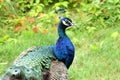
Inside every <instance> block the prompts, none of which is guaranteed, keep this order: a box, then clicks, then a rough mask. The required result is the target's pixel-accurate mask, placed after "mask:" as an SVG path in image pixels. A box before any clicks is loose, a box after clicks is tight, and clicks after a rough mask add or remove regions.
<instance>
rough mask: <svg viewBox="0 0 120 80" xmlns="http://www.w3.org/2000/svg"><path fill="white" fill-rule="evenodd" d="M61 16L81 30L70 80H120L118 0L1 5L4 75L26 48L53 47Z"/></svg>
mask: <svg viewBox="0 0 120 80" xmlns="http://www.w3.org/2000/svg"><path fill="white" fill-rule="evenodd" d="M61 7H62V8H65V9H66V13H65V14H55V13H54V10H55V9H58V8H61ZM59 16H66V17H69V18H71V19H72V20H73V21H74V22H75V23H76V24H77V27H73V28H71V30H72V31H71V30H70V31H69V30H67V34H68V35H69V37H70V38H71V40H72V41H73V43H74V45H75V47H76V57H75V60H74V63H73V65H72V66H71V68H70V70H69V73H70V80H80V79H81V80H118V79H119V74H120V70H119V69H120V65H119V56H120V55H119V52H120V35H119V34H120V28H119V26H120V0H0V57H1V58H0V74H1V73H3V71H4V69H5V68H6V67H7V66H9V65H10V62H12V61H13V60H14V59H15V57H17V56H18V55H19V54H20V52H22V51H24V50H25V49H27V48H28V47H31V46H35V45H36V46H40V45H52V44H55V41H56V39H57V24H58V17H59ZM55 34H56V35H55ZM51 38H52V40H51ZM15 54H16V55H15ZM9 55H11V56H9ZM1 66H2V68H1ZM92 73H93V74H92Z"/></svg>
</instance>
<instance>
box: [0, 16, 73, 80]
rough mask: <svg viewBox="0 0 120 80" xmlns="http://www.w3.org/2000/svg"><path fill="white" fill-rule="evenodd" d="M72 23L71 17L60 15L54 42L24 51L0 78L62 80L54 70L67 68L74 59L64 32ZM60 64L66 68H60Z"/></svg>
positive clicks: (3, 79) (4, 79)
mask: <svg viewBox="0 0 120 80" xmlns="http://www.w3.org/2000/svg"><path fill="white" fill-rule="evenodd" d="M72 25H73V22H72V20H71V19H69V18H66V17H60V22H59V25H58V34H59V38H58V40H57V42H56V44H55V45H54V46H41V47H33V48H30V49H28V50H26V51H24V52H23V53H22V54H21V55H20V56H19V57H18V58H17V59H16V60H15V61H14V62H13V64H12V65H11V66H10V67H9V68H8V69H7V70H6V71H5V74H4V75H3V76H2V79H1V80H64V79H62V78H61V77H62V76H59V77H57V76H56V72H57V71H58V73H59V72H60V71H59V69H63V72H64V70H67V69H68V68H69V67H70V65H71V64H72V61H73V59H74V53H75V51H74V45H73V44H72V42H71V40H70V39H69V37H68V36H67V35H66V33H65V29H66V28H67V27H70V26H72ZM61 65H63V66H64V65H65V66H66V67H67V68H61ZM55 71H56V72H55ZM53 72H54V73H53ZM48 74H49V75H48ZM65 74H67V73H66V72H65ZM46 75H47V76H46ZM58 75H60V74H58ZM46 77H48V78H46ZM65 80H67V79H65Z"/></svg>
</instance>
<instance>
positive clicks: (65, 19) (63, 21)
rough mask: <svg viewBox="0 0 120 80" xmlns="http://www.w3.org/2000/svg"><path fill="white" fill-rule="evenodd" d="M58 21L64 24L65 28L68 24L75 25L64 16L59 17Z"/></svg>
mask: <svg viewBox="0 0 120 80" xmlns="http://www.w3.org/2000/svg"><path fill="white" fill-rule="evenodd" d="M60 22H61V24H62V25H64V26H63V27H64V28H67V27H70V26H73V25H75V24H74V23H73V22H72V20H71V19H69V18H66V17H60Z"/></svg>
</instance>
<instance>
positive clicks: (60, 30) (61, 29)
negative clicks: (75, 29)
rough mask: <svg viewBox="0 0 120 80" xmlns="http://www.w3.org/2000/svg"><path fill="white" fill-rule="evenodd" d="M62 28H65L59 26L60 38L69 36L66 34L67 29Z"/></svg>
mask: <svg viewBox="0 0 120 80" xmlns="http://www.w3.org/2000/svg"><path fill="white" fill-rule="evenodd" d="M61 26H63V25H62V24H61V23H60V24H59V25H58V34H59V37H64V36H67V35H66V33H65V28H62V27H61Z"/></svg>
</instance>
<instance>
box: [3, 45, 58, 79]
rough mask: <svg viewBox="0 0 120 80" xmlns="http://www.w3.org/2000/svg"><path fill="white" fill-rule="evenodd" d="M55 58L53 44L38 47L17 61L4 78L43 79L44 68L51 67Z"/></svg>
mask: <svg viewBox="0 0 120 80" xmlns="http://www.w3.org/2000/svg"><path fill="white" fill-rule="evenodd" d="M55 59H56V57H55V55H54V52H53V49H52V46H48V47H46V46H44V47H37V48H35V49H33V50H32V51H30V52H29V53H27V54H26V55H25V56H24V57H22V58H20V59H19V60H17V61H15V62H14V63H13V64H12V65H11V66H10V67H9V68H8V69H7V71H6V73H5V75H4V76H3V79H2V80H42V77H43V73H42V72H43V70H47V69H49V67H50V64H51V63H52V61H53V60H55ZM7 78H8V79H7ZM12 78H13V79H12Z"/></svg>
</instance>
